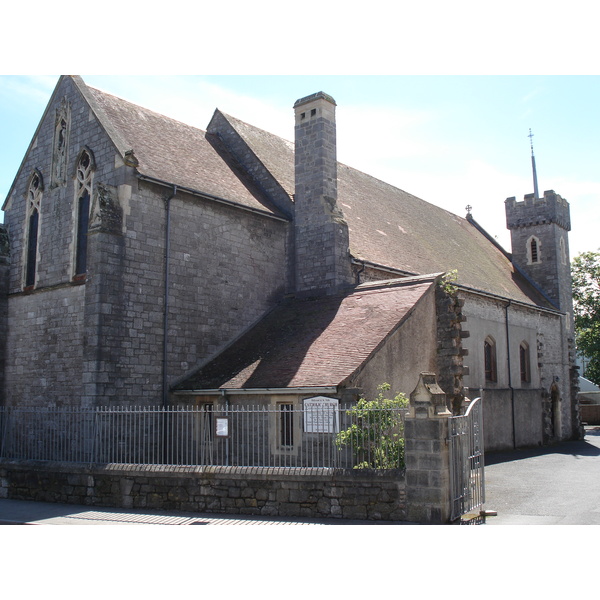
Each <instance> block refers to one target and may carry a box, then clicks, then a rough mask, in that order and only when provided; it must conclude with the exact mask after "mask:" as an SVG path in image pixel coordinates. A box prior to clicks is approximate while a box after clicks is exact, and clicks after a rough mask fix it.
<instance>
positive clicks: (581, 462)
mask: <svg viewBox="0 0 600 600" xmlns="http://www.w3.org/2000/svg"><path fill="white" fill-rule="evenodd" d="M485 483H486V486H485V487H486V503H485V509H486V510H495V511H497V512H498V516H495V517H488V518H487V519H486V524H487V525H600V427H587V428H586V435H585V438H584V440H583V441H577V442H564V443H562V444H558V445H556V446H552V447H550V448H540V449H539V450H517V451H511V452H502V453H493V454H492V453H490V454H488V455H487V456H486V468H485Z"/></svg>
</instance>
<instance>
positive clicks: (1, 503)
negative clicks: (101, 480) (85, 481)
mask: <svg viewBox="0 0 600 600" xmlns="http://www.w3.org/2000/svg"><path fill="white" fill-rule="evenodd" d="M403 524H407V523H397V522H391V521H362V520H346V519H323V520H319V519H302V518H294V517H286V518H277V517H273V518H270V517H255V516H251V515H222V514H206V513H193V512H178V511H171V512H166V511H158V510H144V509H119V508H103V507H97V506H93V507H90V506H80V505H74V504H54V503H49V502H32V501H29V500H11V499H0V525H287V526H289V525H403Z"/></svg>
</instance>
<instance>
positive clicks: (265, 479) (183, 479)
mask: <svg viewBox="0 0 600 600" xmlns="http://www.w3.org/2000/svg"><path fill="white" fill-rule="evenodd" d="M297 471H298V472H296V470H294V469H286V470H278V469H250V470H249V469H241V468H235V467H135V466H126V465H111V466H109V467H105V468H102V467H97V468H87V467H85V466H78V465H73V464H70V465H67V464H61V463H46V464H43V465H42V464H41V463H31V462H30V463H24V462H20V463H18V464H17V463H10V462H5V463H3V464H2V465H1V466H0V498H11V499H18V500H35V501H42V502H60V503H67V504H82V505H88V506H113V507H122V508H148V509H162V510H181V511H192V512H212V513H227V514H246V515H263V516H278V517H305V518H342V519H366V520H373V521H382V520H383V521H404V520H406V502H405V489H404V475H403V474H402V473H401V472H398V471H389V472H385V473H383V472H378V473H366V472H365V473H364V474H363V473H357V472H356V471H350V472H348V471H336V472H335V473H333V474H332V473H329V472H323V471H319V470H318V469H315V470H309V471H310V472H308V473H307V470H306V469H298V470H297Z"/></svg>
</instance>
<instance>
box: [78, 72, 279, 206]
mask: <svg viewBox="0 0 600 600" xmlns="http://www.w3.org/2000/svg"><path fill="white" fill-rule="evenodd" d="M72 79H73V81H74V82H75V84H76V85H77V86H78V88H79V90H80V91H81V93H82V94H83V95H84V97H85V98H86V99H87V101H88V102H89V104H90V106H91V107H92V109H93V111H94V113H95V114H96V116H97V117H98V119H99V121H100V123H101V124H102V126H103V127H104V129H105V130H106V132H107V133H108V135H109V136H110V137H111V139H112V140H113V143H114V144H115V146H116V147H117V150H119V152H120V153H121V155H122V156H124V155H125V152H127V151H129V150H133V151H134V155H135V158H136V159H137V160H138V161H139V166H138V167H137V170H138V172H139V173H140V174H141V175H142V176H146V177H149V178H151V179H155V180H158V181H161V182H165V183H168V184H171V185H177V186H178V187H180V188H184V189H187V190H191V191H194V192H199V193H203V194H207V195H209V196H213V197H215V198H219V199H222V200H226V201H229V202H233V203H235V204H239V205H242V206H244V207H247V208H251V209H255V210H261V211H266V212H267V213H271V214H276V215H278V216H282V215H281V214H280V213H279V212H278V211H277V210H276V209H275V207H274V206H273V205H272V204H271V203H270V202H269V201H268V199H267V198H266V197H265V196H264V195H263V194H261V192H260V191H259V190H258V188H256V186H255V185H254V184H253V182H252V181H251V179H250V178H249V177H248V176H247V175H246V173H245V172H244V171H243V170H242V169H241V168H240V167H239V165H238V164H237V163H236V162H235V161H234V160H233V158H232V157H231V155H230V154H229V152H228V151H227V149H226V148H225V146H224V145H223V143H222V142H221V141H220V140H219V138H218V137H217V136H214V135H210V134H208V133H206V132H205V131H203V130H201V129H198V128H196V127H192V126H190V125H186V124H185V123H181V122H179V121H176V120H174V119H171V118H169V117H165V116H164V115H161V114H159V113H156V112H154V111H151V110H149V109H147V108H143V107H141V106H137V105H136V104H132V103H131V102H127V101H126V100H123V99H122V98H118V97H116V96H113V95H111V94H108V93H106V92H103V91H100V90H97V89H95V88H92V87H90V86H88V85H86V84H85V83H84V82H83V80H82V79H81V78H80V77H72Z"/></svg>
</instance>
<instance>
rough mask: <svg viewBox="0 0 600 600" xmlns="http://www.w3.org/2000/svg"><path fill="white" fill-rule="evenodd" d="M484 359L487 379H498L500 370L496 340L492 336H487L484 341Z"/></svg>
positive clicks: (494, 380) (492, 380)
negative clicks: (497, 362) (497, 360)
mask: <svg viewBox="0 0 600 600" xmlns="http://www.w3.org/2000/svg"><path fill="white" fill-rule="evenodd" d="M483 360H484V367H485V380H486V381H491V382H496V381H498V370H497V366H496V342H495V341H494V339H493V338H492V337H487V338H485V342H484V343H483Z"/></svg>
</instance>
